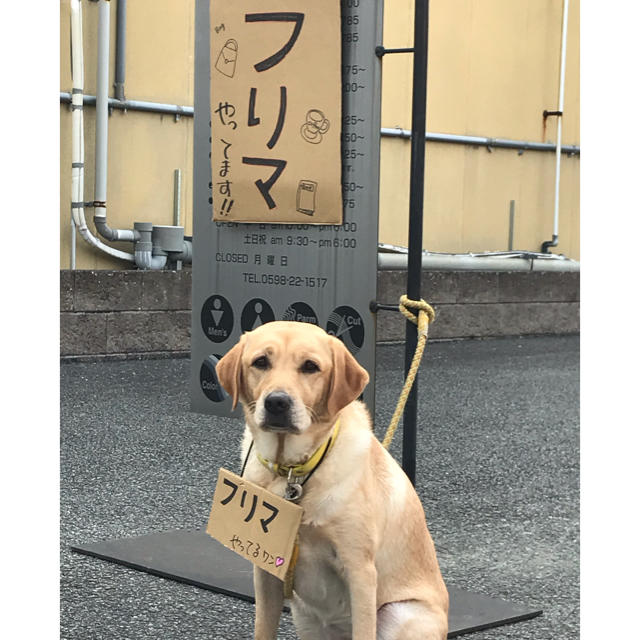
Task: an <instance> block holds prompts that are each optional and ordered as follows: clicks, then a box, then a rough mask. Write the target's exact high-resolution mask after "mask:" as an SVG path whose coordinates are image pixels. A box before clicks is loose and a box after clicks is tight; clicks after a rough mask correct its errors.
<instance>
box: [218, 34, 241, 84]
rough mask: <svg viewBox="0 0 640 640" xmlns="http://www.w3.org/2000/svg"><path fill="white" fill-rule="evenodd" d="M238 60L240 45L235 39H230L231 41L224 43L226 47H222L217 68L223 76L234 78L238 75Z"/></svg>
mask: <svg viewBox="0 0 640 640" xmlns="http://www.w3.org/2000/svg"><path fill="white" fill-rule="evenodd" d="M237 59H238V43H237V42H236V41H235V40H234V39H233V38H229V40H227V41H226V42H225V43H224V47H222V49H221V50H220V53H219V54H218V59H217V60H216V64H215V67H216V69H217V70H218V71H219V72H220V73H221V74H222V75H223V76H227V78H233V76H234V75H235V73H236V61H237Z"/></svg>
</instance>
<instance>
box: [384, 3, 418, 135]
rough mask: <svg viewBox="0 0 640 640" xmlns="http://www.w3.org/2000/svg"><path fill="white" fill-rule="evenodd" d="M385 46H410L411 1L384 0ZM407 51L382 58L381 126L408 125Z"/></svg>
mask: <svg viewBox="0 0 640 640" xmlns="http://www.w3.org/2000/svg"><path fill="white" fill-rule="evenodd" d="M383 40H384V46H385V47H387V48H389V49H400V48H404V47H412V46H413V1H412V0H386V1H385V3H384V23H383ZM411 59H412V55H411V54H410V53H393V54H388V55H386V56H384V57H383V58H382V60H383V62H382V113H381V122H382V126H383V127H391V128H400V129H402V128H405V129H406V128H410V126H409V127H407V123H411V83H412V69H411Z"/></svg>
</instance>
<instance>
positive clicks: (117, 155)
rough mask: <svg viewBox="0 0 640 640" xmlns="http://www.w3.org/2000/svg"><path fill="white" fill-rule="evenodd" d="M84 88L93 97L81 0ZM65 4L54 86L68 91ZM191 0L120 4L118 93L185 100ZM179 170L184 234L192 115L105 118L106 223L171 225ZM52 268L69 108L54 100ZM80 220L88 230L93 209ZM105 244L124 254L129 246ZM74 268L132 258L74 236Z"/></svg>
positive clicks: (91, 162)
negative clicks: (121, 82) (123, 28)
mask: <svg viewBox="0 0 640 640" xmlns="http://www.w3.org/2000/svg"><path fill="white" fill-rule="evenodd" d="M109 4H110V5H111V47H110V53H111V61H110V81H109V87H110V90H109V95H110V96H113V82H114V76H115V41H116V40H115V28H116V9H117V2H110V3H109ZM82 10H83V36H84V67H85V69H84V71H85V78H84V82H85V89H84V91H85V93H86V94H88V95H94V96H95V94H96V57H97V50H96V42H97V33H98V5H97V3H93V2H87V1H86V0H85V1H84V2H83V3H82ZM69 42H70V9H69V2H68V0H60V62H61V64H60V91H66V92H71V88H72V84H71V63H70V46H69ZM193 56H194V3H193V1H192V0H189V1H187V0H179V1H177V0H163V1H162V2H160V0H135V2H129V3H127V40H126V77H125V96H126V98H128V99H131V100H148V101H151V102H163V103H168V104H178V105H186V106H192V105H193V82H194V80H193ZM84 134H85V198H84V199H85V201H92V200H93V188H94V176H95V173H94V171H95V109H94V108H93V107H87V108H85V109H84ZM175 169H181V170H182V191H181V224H183V226H184V227H185V234H186V235H191V233H192V228H193V227H192V200H193V195H192V194H193V189H192V186H193V118H189V117H182V118H180V119H179V120H178V121H176V120H175V118H174V117H173V116H170V115H160V114H155V113H143V112H139V111H128V112H123V111H121V110H118V109H114V110H113V112H112V114H111V116H110V118H109V165H108V173H107V185H108V191H107V222H108V224H109V226H110V227H112V228H114V229H115V228H119V229H132V228H133V223H134V222H153V223H154V224H164V225H171V224H173V181H174V170H175ZM60 170H61V175H60V268H62V269H68V268H69V260H70V248H71V240H70V228H71V222H70V215H71V214H70V199H71V110H70V108H69V105H66V104H61V105H60ZM85 218H86V220H87V224H88V226H89V228H90V229H91V230H92V232H93V233H94V235H95V228H94V226H93V209H85ZM103 242H105V244H110V245H111V246H114V247H117V248H118V249H121V250H123V251H126V252H128V253H132V252H133V244H132V243H127V242H117V243H109V242H107V241H105V240H103ZM76 247H77V248H76V268H78V269H112V268H131V267H132V263H127V262H125V261H122V260H119V259H117V258H112V257H111V256H109V255H107V254H105V253H103V252H101V251H99V250H96V249H93V248H92V247H90V246H89V245H88V244H87V243H86V242H85V240H84V239H83V238H81V237H80V235H79V234H77V239H76Z"/></svg>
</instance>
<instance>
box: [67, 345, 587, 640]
mask: <svg viewBox="0 0 640 640" xmlns="http://www.w3.org/2000/svg"><path fill="white" fill-rule="evenodd" d="M403 362H404V356H403V347H401V346H399V345H398V346H382V347H379V348H378V354H377V370H376V420H375V423H376V433H377V434H378V436H382V434H383V433H384V430H385V427H386V425H387V424H388V422H389V419H390V418H391V415H392V413H393V409H394V407H395V402H396V400H397V397H398V394H399V392H400V388H401V386H402V381H403V376H402V369H403ZM188 375H189V361H188V360H186V359H174V360H141V361H123V362H96V363H72V364H63V365H61V387H60V393H61V434H60V435H61V441H60V447H61V450H60V451H61V497H60V500H61V503H60V506H61V533H60V542H61V550H60V562H61V569H60V571H61V590H60V593H61V596H60V597H61V638H63V639H65V640H87V639H94V638H95V639H99V640H112V639H113V640H115V639H118V640H122V639H131V640H147V639H149V640H151V639H153V640H157V638H162V639H163V640H205V639H207V640H235V639H236V638H238V639H241V638H251V637H252V626H253V605H251V604H249V603H247V602H244V601H241V600H237V599H234V598H231V597H228V596H223V595H220V594H216V593H213V592H211V591H206V590H203V589H199V588H196V587H192V586H188V585H185V584H180V583H177V582H174V581H170V580H166V579H163V578H159V577H155V576H152V575H149V574H146V573H142V572H139V571H136V570H133V569H128V568H126V567H123V566H119V565H116V564H112V563H109V562H106V561H103V560H99V559H95V558H91V557H88V556H84V555H80V554H77V553H73V552H71V551H70V550H69V545H72V544H82V543H89V542H98V541H102V540H107V539H111V538H121V537H130V536H137V535H144V534H148V533H157V532H163V531H167V530H169V529H178V528H200V527H203V526H205V525H206V521H207V518H208V515H209V509H210V503H211V498H212V495H213V486H214V483H215V478H216V474H217V470H218V468H219V467H220V466H223V465H224V466H227V467H230V468H233V465H234V464H237V463H238V456H239V439H240V435H241V433H242V425H241V422H240V421H239V420H232V419H226V418H217V417H212V416H206V415H202V414H195V413H191V412H190V410H189V390H188ZM419 384H420V388H419V394H418V398H419V408H418V410H419V420H420V425H419V434H418V448H417V478H416V489H417V491H418V494H419V496H420V498H421V500H422V503H423V505H424V507H425V512H426V515H427V521H428V523H429V528H430V531H431V534H432V536H433V538H434V541H435V544H436V549H437V551H438V557H439V561H440V566H441V569H442V573H443V576H444V579H445V582H447V583H449V584H451V585H455V586H456V587H459V588H462V589H467V590H469V591H474V592H477V593H483V594H486V595H489V596H494V597H499V598H503V599H504V600H508V601H510V602H514V603H521V604H526V605H532V606H534V607H540V608H542V609H543V610H544V613H543V615H542V616H539V617H537V618H535V619H533V620H529V621H525V622H520V623H516V624H513V625H509V626H504V627H500V628H496V629H491V630H485V631H480V632H477V633H475V634H473V636H469V637H474V638H477V640H490V639H497V638H504V639H516V638H518V639H519V640H533V639H535V640H545V639H552V638H553V640H568V639H570V638H571V639H573V638H578V637H579V423H578V420H579V412H578V411H579V410H578V389H579V338H578V337H577V336H566V337H528V338H501V339H490V340H471V341H460V342H439V343H431V344H429V345H428V346H427V351H426V354H425V358H424V363H423V365H422V367H421V370H420V383H419ZM391 451H392V453H393V454H394V455H395V457H396V459H398V460H399V459H400V458H401V453H400V451H401V433H400V431H399V432H398V434H397V435H396V438H395V441H394V443H393V444H392V447H391ZM278 637H279V638H282V639H287V640H288V639H294V638H296V634H295V630H294V627H293V624H292V621H291V617H290V615H288V614H284V615H283V616H282V619H281V624H280V631H279V634H278Z"/></svg>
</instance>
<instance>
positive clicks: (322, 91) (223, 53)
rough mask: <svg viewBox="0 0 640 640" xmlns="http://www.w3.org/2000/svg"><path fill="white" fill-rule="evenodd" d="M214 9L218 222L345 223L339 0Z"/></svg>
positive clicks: (217, 0)
mask: <svg viewBox="0 0 640 640" xmlns="http://www.w3.org/2000/svg"><path fill="white" fill-rule="evenodd" d="M209 7H210V9H209V12H210V15H212V16H214V17H213V18H212V21H211V29H210V31H209V33H210V39H211V127H212V156H211V162H212V169H213V179H212V183H213V219H214V220H218V221H223V222H266V223H274V222H277V223H293V224H337V225H340V224H342V193H341V184H340V183H341V180H340V178H341V175H340V174H341V161H340V133H341V117H342V113H341V106H342V99H341V98H342V96H341V74H340V64H341V60H340V49H339V48H338V47H336V43H337V42H339V40H340V3H339V0H330V1H329V2H304V3H301V2H299V1H292V0H269V2H267V3H265V2H264V0H243V1H242V2H229V0H211V3H210V5H209ZM265 9H268V11H266V10H265Z"/></svg>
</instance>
